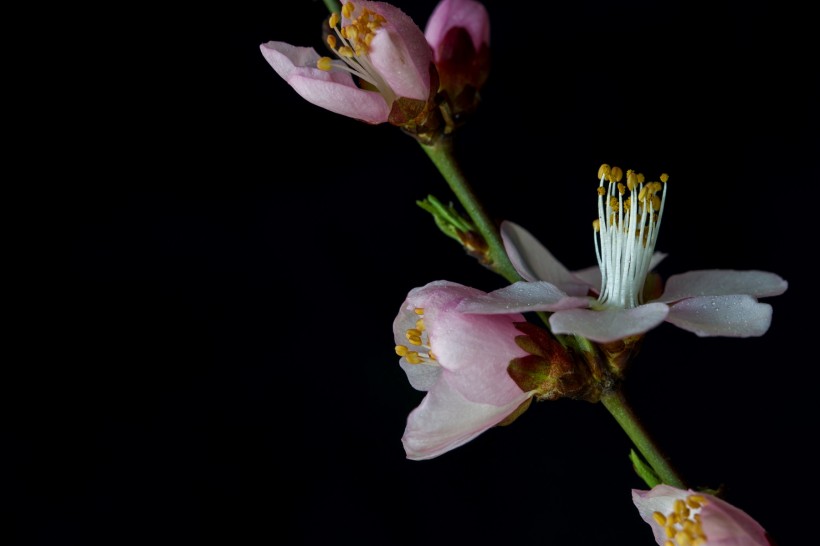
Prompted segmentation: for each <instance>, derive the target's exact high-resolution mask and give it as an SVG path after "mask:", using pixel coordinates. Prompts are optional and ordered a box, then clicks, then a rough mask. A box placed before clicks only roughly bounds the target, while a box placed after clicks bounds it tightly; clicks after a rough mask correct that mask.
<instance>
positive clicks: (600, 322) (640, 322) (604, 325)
mask: <svg viewBox="0 0 820 546" xmlns="http://www.w3.org/2000/svg"><path fill="white" fill-rule="evenodd" d="M668 312H669V307H668V306H667V305H666V304H663V303H647V304H645V305H639V306H638V307H635V308H632V309H604V310H602V311H593V310H590V309H568V310H566V311H558V312H556V313H554V314H553V315H552V316H550V327H551V328H552V331H553V333H555V334H577V335H579V336H583V337H585V338H587V339H590V340H592V341H597V342H598V343H607V342H610V341H615V340H618V339H623V338H625V337H629V336H632V335H636V334H642V333H644V332H646V331H648V330H651V329H652V328H654V327H655V326H657V325H658V324H660V323H661V322H663V320H664V319H665V318H666V315H667V313H668Z"/></svg>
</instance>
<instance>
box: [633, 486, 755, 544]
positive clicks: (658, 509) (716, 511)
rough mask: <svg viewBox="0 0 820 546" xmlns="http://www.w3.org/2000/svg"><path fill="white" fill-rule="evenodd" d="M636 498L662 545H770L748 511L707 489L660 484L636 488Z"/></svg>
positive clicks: (641, 512) (634, 491)
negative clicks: (707, 492) (694, 489)
mask: <svg viewBox="0 0 820 546" xmlns="http://www.w3.org/2000/svg"><path fill="white" fill-rule="evenodd" d="M632 501H633V502H634V503H635V506H636V507H637V508H638V512H639V513H640V514H641V518H643V520H644V521H645V522H647V523H648V524H649V525H650V526H651V527H652V532H653V533H654V535H655V540H656V541H657V542H658V544H660V545H661V546H717V545H720V546H769V540H768V538H767V536H766V531H765V530H764V529H763V527H761V526H760V524H759V523H757V522H756V521H755V520H754V519H752V518H751V517H750V516H749V515H748V514H747V513H746V512H744V511H743V510H740V509H739V508H735V507H734V506H732V505H731V504H729V503H728V502H726V501H723V500H721V499H719V498H717V497H715V496H712V495H708V494H706V493H698V492H695V491H692V490H691V489H690V490H688V491H687V490H683V489H677V488H675V487H671V486H668V485H657V486H655V487H654V488H652V490H651V491H640V490H637V489H633V490H632Z"/></svg>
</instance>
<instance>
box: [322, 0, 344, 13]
mask: <svg viewBox="0 0 820 546" xmlns="http://www.w3.org/2000/svg"><path fill="white" fill-rule="evenodd" d="M325 6H327V10H328V11H329V12H330V13H339V12H341V11H342V6H341V4H339V2H337V1H336V0H325Z"/></svg>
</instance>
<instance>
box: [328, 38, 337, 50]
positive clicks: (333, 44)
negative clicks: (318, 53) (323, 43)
mask: <svg viewBox="0 0 820 546" xmlns="http://www.w3.org/2000/svg"><path fill="white" fill-rule="evenodd" d="M327 45H329V46H330V49H336V36H334V35H333V34H328V36H327Z"/></svg>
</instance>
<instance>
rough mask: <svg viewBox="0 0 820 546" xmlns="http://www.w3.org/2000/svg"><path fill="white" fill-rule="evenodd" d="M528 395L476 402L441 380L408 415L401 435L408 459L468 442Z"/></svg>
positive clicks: (433, 454)
mask: <svg viewBox="0 0 820 546" xmlns="http://www.w3.org/2000/svg"><path fill="white" fill-rule="evenodd" d="M529 396H530V395H529V394H527V393H523V392H522V393H521V394H520V395H519V396H517V397H515V398H514V399H512V400H510V401H509V402H508V403H507V404H504V405H502V406H495V405H491V404H477V403H475V402H470V401H468V400H467V399H466V398H464V397H463V396H461V395H460V394H459V392H458V390H457V389H455V388H453V386H452V385H450V384H449V383H448V382H447V381H440V382H439V383H438V384H437V385H436V386H435V388H433V389H431V390H430V392H428V393H427V396H425V397H424V400H422V401H421V404H420V405H419V406H418V407H417V408H416V409H415V410H413V411H412V412H411V413H410V415H409V417H408V418H407V427H406V428H405V431H404V436H403V437H402V444H404V449H405V452H406V453H407V458H408V459H414V460H422V459H431V458H433V457H437V456H439V455H441V454H443V453H446V452H447V451H450V450H451V449H454V448H456V447H458V446H460V445H463V444H465V443H467V442H469V441H470V440H472V439H473V438H475V437H476V436H478V435H479V434H481V433H482V432H484V431H485V430H487V429H488V428H490V427H493V426H495V425H497V424H498V423H500V422H501V421H503V420H504V418H505V417H507V416H508V415H510V414H511V413H512V412H513V411H515V409H516V408H517V407H518V406H520V405H521V404H522V403H523V402H524V401H525V400H526V399H527V398H529Z"/></svg>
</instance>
